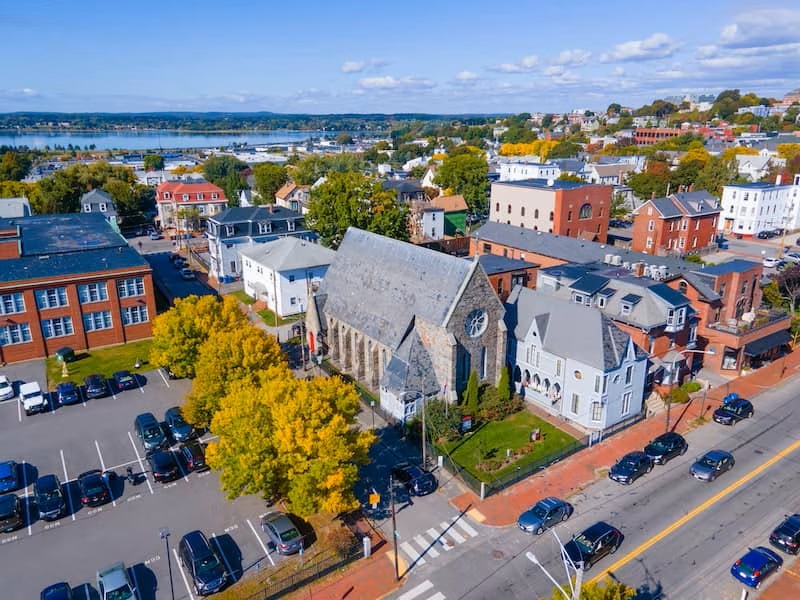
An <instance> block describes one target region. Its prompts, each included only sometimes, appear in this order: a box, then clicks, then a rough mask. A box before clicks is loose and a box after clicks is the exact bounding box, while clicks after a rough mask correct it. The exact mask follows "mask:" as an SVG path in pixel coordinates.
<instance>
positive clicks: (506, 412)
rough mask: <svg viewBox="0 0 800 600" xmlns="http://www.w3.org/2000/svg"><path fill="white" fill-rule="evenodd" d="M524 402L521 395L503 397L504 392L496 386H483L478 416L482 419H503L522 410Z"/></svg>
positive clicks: (485, 420)
mask: <svg viewBox="0 0 800 600" xmlns="http://www.w3.org/2000/svg"><path fill="white" fill-rule="evenodd" d="M522 407H523V402H522V399H521V398H520V397H519V396H516V395H515V396H511V397H509V398H507V399H505V398H503V396H502V393H501V392H500V391H499V390H498V389H497V388H496V387H494V386H491V385H488V386H486V387H485V388H483V394H482V395H481V402H480V407H479V409H478V416H479V418H480V420H481V421H483V422H487V421H502V420H503V419H505V418H506V417H508V416H510V415H513V414H514V413H516V412H519V411H520V410H522Z"/></svg>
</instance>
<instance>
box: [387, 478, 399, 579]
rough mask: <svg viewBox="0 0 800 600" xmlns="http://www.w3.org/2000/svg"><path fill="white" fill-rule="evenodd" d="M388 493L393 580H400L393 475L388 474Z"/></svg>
mask: <svg viewBox="0 0 800 600" xmlns="http://www.w3.org/2000/svg"><path fill="white" fill-rule="evenodd" d="M389 495H390V497H391V499H392V540H393V543H394V580H395V581H400V563H399V562H397V561H398V558H397V538H398V535H397V518H396V517H395V510H394V477H392V475H391V473H390V474H389Z"/></svg>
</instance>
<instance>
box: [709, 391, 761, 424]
mask: <svg viewBox="0 0 800 600" xmlns="http://www.w3.org/2000/svg"><path fill="white" fill-rule="evenodd" d="M752 416H753V405H752V403H751V402H750V401H749V400H746V399H744V398H736V399H734V400H731V401H730V402H726V403H725V404H723V405H722V406H720V407H719V408H718V409H717V410H715V411H714V417H713V418H714V421H715V422H717V423H719V424H720V425H736V423H738V422H739V421H741V420H743V419H749V418H750V417H752Z"/></svg>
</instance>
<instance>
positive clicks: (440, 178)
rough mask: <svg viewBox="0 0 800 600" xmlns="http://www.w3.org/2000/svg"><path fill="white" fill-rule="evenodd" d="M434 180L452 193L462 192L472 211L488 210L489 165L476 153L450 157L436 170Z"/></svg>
mask: <svg viewBox="0 0 800 600" xmlns="http://www.w3.org/2000/svg"><path fill="white" fill-rule="evenodd" d="M434 182H435V183H436V184H437V185H439V186H441V187H443V188H445V189H446V190H448V193H450V194H461V195H462V196H464V200H466V202H467V206H469V209H470V210H471V211H477V212H481V211H484V210H486V203H487V194H488V191H489V165H488V164H487V162H486V158H484V157H483V156H476V155H475V154H460V155H458V156H452V157H448V158H446V159H445V160H444V162H442V165H441V166H440V167H439V169H438V170H437V171H436V177H435V178H434Z"/></svg>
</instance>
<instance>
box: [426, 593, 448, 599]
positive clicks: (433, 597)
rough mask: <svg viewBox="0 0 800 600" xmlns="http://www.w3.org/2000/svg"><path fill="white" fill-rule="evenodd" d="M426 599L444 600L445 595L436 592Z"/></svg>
mask: <svg viewBox="0 0 800 600" xmlns="http://www.w3.org/2000/svg"><path fill="white" fill-rule="evenodd" d="M428 600H445V595H444V594H443V593H442V592H436V593H435V594H434V595H433V596H431V597H430V598H428Z"/></svg>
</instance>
